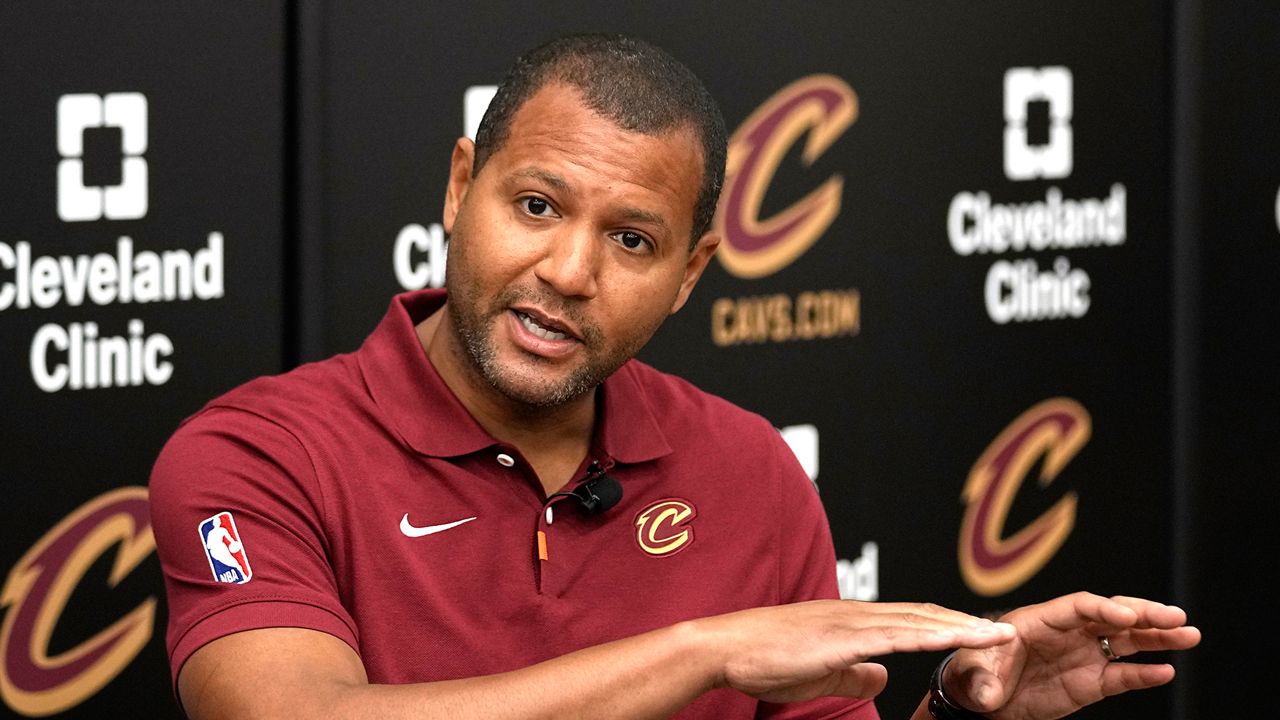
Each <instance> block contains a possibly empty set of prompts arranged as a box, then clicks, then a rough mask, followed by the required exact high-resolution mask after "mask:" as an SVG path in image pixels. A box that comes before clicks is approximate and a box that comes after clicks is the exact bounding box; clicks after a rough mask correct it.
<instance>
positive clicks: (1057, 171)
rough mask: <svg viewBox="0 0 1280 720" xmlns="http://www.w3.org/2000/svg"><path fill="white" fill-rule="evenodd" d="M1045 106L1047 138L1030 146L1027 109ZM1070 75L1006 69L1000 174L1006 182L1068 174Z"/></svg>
mask: <svg viewBox="0 0 1280 720" xmlns="http://www.w3.org/2000/svg"><path fill="white" fill-rule="evenodd" d="M1033 102H1044V103H1047V104H1048V106H1049V136H1048V141H1047V142H1045V143H1035V144H1033V143H1031V142H1030V140H1029V138H1028V133H1027V123H1028V119H1029V117H1030V110H1029V108H1030V105H1031V103H1033ZM1071 112H1072V107H1071V71H1070V70H1068V69H1067V68H1065V67H1044V68H1010V69H1009V70H1008V71H1006V72H1005V74H1004V121H1005V125H1004V174H1005V176H1006V177H1008V178H1009V179H1010V180H1033V179H1035V178H1045V179H1053V178H1064V177H1067V176H1068V175H1070V174H1071V163H1072V160H1071V145H1072V134H1071Z"/></svg>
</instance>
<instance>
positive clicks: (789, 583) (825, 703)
mask: <svg viewBox="0 0 1280 720" xmlns="http://www.w3.org/2000/svg"><path fill="white" fill-rule="evenodd" d="M775 435H777V434H776V433H775ZM775 443H776V447H775V450H774V457H775V467H776V470H775V477H776V479H777V483H778V484H777V492H778V501H777V505H776V507H778V508H780V509H781V510H782V520H781V522H779V523H778V525H777V528H778V531H777V532H778V542H777V547H778V557H777V563H778V566H777V567H778V570H777V574H778V598H779V601H780V602H782V603H793V602H804V601H806V600H821V599H833V598H838V597H840V593H839V589H838V587H837V584H836V557H835V547H834V546H833V545H832V541H831V528H830V526H829V524H828V521H827V514H826V510H825V509H824V508H823V506H822V501H821V499H820V498H819V496H818V489H817V487H816V486H815V485H814V484H813V482H812V481H811V480H810V479H809V476H808V475H807V474H806V473H805V471H804V469H803V468H802V467H801V466H800V462H799V461H798V460H797V459H796V457H795V455H794V453H792V452H791V448H790V447H788V446H787V444H786V442H785V441H784V440H783V439H782V437H781V435H777V437H776V439H775ZM756 717H757V718H769V719H770V720H835V719H836V718H840V719H842V720H879V717H880V715H879V713H878V712H877V711H876V707H875V703H874V702H872V701H871V700H869V699H851V698H842V697H826V698H816V699H814V700H810V701H809V702H803V703H790V704H787V705H774V704H770V703H760V705H759V708H758V709H757V711H756Z"/></svg>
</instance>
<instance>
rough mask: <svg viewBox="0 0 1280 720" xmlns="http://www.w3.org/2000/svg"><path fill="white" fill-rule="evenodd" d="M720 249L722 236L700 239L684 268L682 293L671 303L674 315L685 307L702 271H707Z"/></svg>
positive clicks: (709, 236) (713, 235) (711, 235)
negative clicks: (712, 258)
mask: <svg viewBox="0 0 1280 720" xmlns="http://www.w3.org/2000/svg"><path fill="white" fill-rule="evenodd" d="M718 247H720V236H719V235H717V234H716V233H713V232H709V233H707V234H706V235H703V236H702V237H701V238H699V239H698V244H697V245H695V246H694V247H693V251H692V252H690V253H689V260H688V261H687V262H686V263H685V266H684V280H682V281H681V282H680V291H679V292H678V293H676V299H675V302H673V303H671V313H672V314H673V315H674V314H675V313H676V312H678V311H679V310H680V308H682V307H684V303H685V301H686V300H688V299H689V293H691V292H693V286H694V285H697V284H698V278H700V277H702V271H703V270H706V269H707V263H709V262H711V256H712V255H715V254H716V248H718Z"/></svg>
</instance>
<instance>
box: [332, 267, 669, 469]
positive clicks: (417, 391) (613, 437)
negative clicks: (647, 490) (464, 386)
mask: <svg viewBox="0 0 1280 720" xmlns="http://www.w3.org/2000/svg"><path fill="white" fill-rule="evenodd" d="M444 299H445V292H444V291H443V290H418V291H413V292H407V293H401V294H400V295H397V296H395V297H394V298H393V299H392V301H391V306H390V307H389V308H388V309H387V313H386V315H384V316H383V318H382V322H380V323H378V327H377V328H375V329H374V331H373V333H372V334H371V335H369V337H368V339H366V340H365V342H364V344H363V345H362V346H361V347H360V350H359V351H357V353H356V359H357V362H358V363H359V366H360V372H361V374H362V375H363V376H364V382H365V385H366V386H367V387H368V388H369V394H370V396H371V397H372V398H373V401H374V403H376V404H377V406H378V407H379V409H380V410H381V411H382V412H383V413H384V414H385V416H386V417H387V419H388V420H389V424H390V425H391V426H392V428H393V429H394V430H395V431H396V432H397V433H398V434H399V435H400V437H401V438H403V439H404V441H405V442H406V443H407V444H408V445H409V446H410V447H412V448H413V449H414V450H416V451H417V452H419V453H422V454H423V455H429V456H433V457H458V456H461V455H468V454H470V453H473V452H478V451H480V450H483V449H485V448H488V447H492V446H494V445H496V444H498V441H497V440H495V439H494V438H493V437H492V436H491V435H489V433H488V432H486V431H485V429H484V428H482V427H481V426H480V424H479V423H477V422H476V420H475V418H473V417H471V414H470V413H468V412H467V409H466V408H465V407H463V405H462V403H461V402H459V401H458V398H457V397H456V396H455V395H454V394H453V391H452V390H450V389H449V386H448V385H446V384H445V382H444V379H443V378H441V377H440V374H439V373H438V372H436V369H435V366H433V365H432V364H431V361H430V360H428V359H427V355H426V353H425V352H424V351H423V349H422V345H421V344H420V343H419V341H418V335H417V333H416V332H415V330H414V328H415V326H416V325H417V324H418V323H419V322H422V321H423V320H425V319H426V318H427V317H429V316H430V315H431V314H432V313H434V312H436V311H437V310H439V309H440V308H441V306H443V305H444ZM634 363H636V361H635V360H632V361H629V362H628V363H627V364H626V365H624V366H623V367H622V368H620V369H619V370H618V371H617V372H615V373H614V374H613V375H612V376H610V377H609V378H608V379H606V380H605V381H604V383H603V385H602V386H601V390H602V392H600V393H599V394H598V396H597V397H598V398H600V402H601V405H602V412H601V413H600V414H599V422H598V423H597V425H596V437H595V438H594V442H593V443H592V445H593V447H592V449H593V451H596V452H600V453H603V454H604V455H605V456H606V457H607V458H611V459H613V460H615V461H617V462H622V463H636V462H644V461H646V460H653V459H655V458H659V457H662V456H663V455H667V454H669V453H670V452H671V445H670V444H669V443H668V442H667V439H666V436H665V435H664V434H663V432H662V426H661V425H660V424H659V423H658V421H657V417H656V416H655V414H654V411H653V408H652V407H651V406H650V405H649V402H648V397H647V396H646V394H645V393H644V391H643V389H642V388H641V387H640V384H639V382H638V380H637V377H636V374H635V372H634V367H633V364H634Z"/></svg>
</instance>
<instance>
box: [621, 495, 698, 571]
mask: <svg viewBox="0 0 1280 720" xmlns="http://www.w3.org/2000/svg"><path fill="white" fill-rule="evenodd" d="M697 516H698V511H697V510H695V509H694V507H693V505H692V504H690V503H689V502H688V501H687V500H680V499H679V498H666V499H664V500H659V501H657V502H655V503H652V504H650V505H649V506H648V507H646V508H645V509H643V510H641V511H640V512H638V513H636V520H635V526H636V544H637V545H639V546H640V549H641V550H643V551H645V553H647V554H649V555H653V556H655V557H663V556H666V555H674V554H675V553H678V552H680V551H681V550H683V549H685V548H687V547H689V546H690V545H692V544H693V528H692V527H690V526H689V523H690V521H692V520H693V519H694V518H695V517H697Z"/></svg>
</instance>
